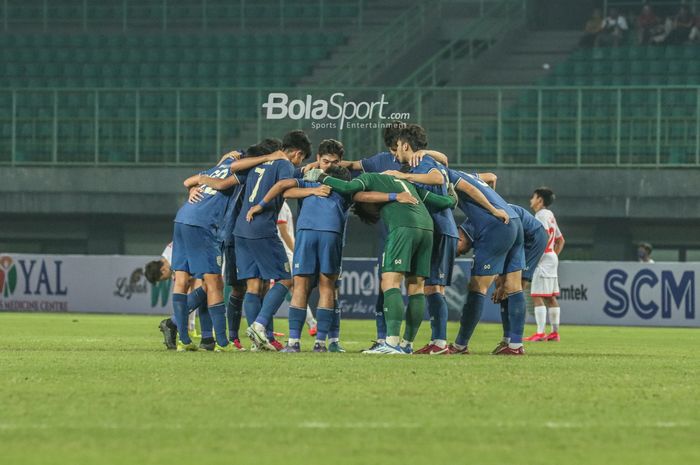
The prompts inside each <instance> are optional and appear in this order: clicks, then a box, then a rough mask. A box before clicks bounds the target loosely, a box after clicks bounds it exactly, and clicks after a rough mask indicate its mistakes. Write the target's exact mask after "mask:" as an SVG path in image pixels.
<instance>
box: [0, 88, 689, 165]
mask: <svg viewBox="0 0 700 465" xmlns="http://www.w3.org/2000/svg"><path fill="white" fill-rule="evenodd" d="M275 91H276V92H284V93H286V94H287V95H288V96H289V99H290V103H291V100H292V99H299V100H301V101H302V102H297V103H295V104H294V105H293V106H291V105H290V106H289V107H288V108H289V109H290V111H291V112H292V113H293V114H294V119H292V118H291V117H289V116H287V117H285V118H281V119H268V118H267V117H266V113H265V110H264V109H263V107H262V105H263V103H265V102H267V101H268V91H267V90H264V91H263V90H262V89H259V88H177V89H175V88H173V89H121V88H120V89H116V88H115V89H109V88H102V89H12V90H0V163H1V164H5V165H32V164H42V165H71V164H83V165H103V164H104V165H109V164H129V165H145V164H155V165H183V164H199V165H201V164H203V163H207V162H209V161H211V160H212V159H215V158H216V156H217V155H218V154H220V153H222V152H223V151H225V150H228V149H230V148H231V147H245V146H247V145H249V144H252V143H254V142H256V141H257V140H259V139H260V138H262V137H266V136H275V137H281V136H282V135H283V133H284V132H285V131H288V130H290V129H296V128H302V129H304V130H307V131H308V133H309V134H310V136H311V137H312V140H313V142H314V144H317V143H318V142H319V141H320V139H322V138H326V137H334V138H338V139H340V140H342V141H343V142H345V143H346V153H347V154H348V158H350V159H357V158H361V157H364V156H368V155H372V154H373V153H376V152H379V151H383V150H385V148H384V147H383V143H382V136H381V133H382V126H381V123H386V122H388V121H389V119H390V118H392V117H397V114H400V115H398V116H400V117H402V118H403V119H405V120H407V121H412V122H418V123H420V124H422V125H423V126H424V127H425V128H426V130H427V132H428V139H429V145H430V147H433V148H435V149H437V150H441V151H443V152H445V153H446V154H448V156H449V157H450V160H452V162H453V163H454V164H456V165H467V166H480V167H482V166H570V167H588V166H611V167H630V166H655V167H677V166H695V167H697V166H700V86H664V87H633V86H628V87H440V88H438V87H426V88H420V89H413V88H390V89H383V88H349V89H329V88H290V89H277V90H275ZM336 92H343V93H344V96H342V97H340V96H336V97H335V100H334V101H335V103H338V104H340V105H341V107H342V105H344V104H345V103H349V102H351V101H352V102H354V104H355V105H354V106H353V105H350V104H349V105H348V106H347V107H346V108H347V109H348V111H350V110H352V109H354V108H357V109H358V110H359V112H360V114H362V116H367V118H364V119H361V120H360V119H358V118H354V119H353V118H351V119H349V120H348V121H347V122H346V123H345V125H344V127H343V128H341V127H340V121H339V120H336V119H333V118H332V116H333V115H334V114H335V113H336V110H335V107H333V106H330V105H329V111H328V115H330V116H328V115H326V116H323V115H320V116H321V117H320V118H319V119H305V118H306V114H308V115H312V114H316V113H315V112H312V111H311V110H309V112H308V113H307V112H306V111H303V112H302V111H301V109H302V108H304V107H303V105H306V101H307V98H310V99H311V100H310V101H316V100H326V101H329V100H330V98H331V96H332V95H333V94H334V93H336ZM307 95H308V96H310V97H307ZM382 95H384V100H385V101H386V103H385V104H384V105H383V106H381V107H379V106H376V105H375V106H374V107H373V108H374V110H372V111H373V112H374V113H373V114H370V115H366V114H367V113H368V112H369V111H370V107H371V104H372V103H373V102H380V101H381V96H382ZM387 95H394V96H400V97H401V99H400V101H402V102H409V103H408V104H405V105H402V106H401V107H399V106H397V103H396V102H397V101H399V100H396V101H392V100H391V99H388V97H387ZM361 102H366V104H363V103H361ZM304 110H305V108H304ZM379 111H381V112H382V116H384V118H386V119H381V118H380V119H379V123H378V122H377V119H376V116H377V115H378V112H379ZM317 116H318V114H317ZM361 124H362V125H361ZM245 128H252V129H250V130H246V129H245Z"/></svg>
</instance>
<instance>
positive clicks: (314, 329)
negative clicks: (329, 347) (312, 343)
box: [309, 325, 318, 337]
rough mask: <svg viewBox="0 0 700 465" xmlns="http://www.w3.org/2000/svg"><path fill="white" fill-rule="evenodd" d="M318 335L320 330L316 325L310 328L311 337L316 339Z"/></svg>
mask: <svg viewBox="0 0 700 465" xmlns="http://www.w3.org/2000/svg"><path fill="white" fill-rule="evenodd" d="M316 333H318V328H317V327H316V325H313V326H312V327H310V328H309V336H311V337H314V336H315V335H316Z"/></svg>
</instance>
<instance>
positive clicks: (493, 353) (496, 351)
mask: <svg viewBox="0 0 700 465" xmlns="http://www.w3.org/2000/svg"><path fill="white" fill-rule="evenodd" d="M506 347H508V343H507V342H505V341H501V342H499V343H498V345H497V346H496V348H495V349H493V350H492V351H491V355H496V354H497V353H499V352H500V351H501V350H503V349H504V348H506Z"/></svg>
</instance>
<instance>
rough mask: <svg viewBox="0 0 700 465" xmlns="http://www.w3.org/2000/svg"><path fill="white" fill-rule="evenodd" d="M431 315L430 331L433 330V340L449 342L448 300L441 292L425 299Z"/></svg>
mask: <svg viewBox="0 0 700 465" xmlns="http://www.w3.org/2000/svg"><path fill="white" fill-rule="evenodd" d="M425 300H426V303H427V304H428V313H429V314H430V329H431V330H432V336H431V339H432V340H436V339H440V340H443V341H446V340H447V314H448V309H447V300H446V299H445V296H444V295H443V294H441V293H439V292H436V293H435V294H430V295H428V296H426V297H425Z"/></svg>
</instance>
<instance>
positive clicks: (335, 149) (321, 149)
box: [318, 139, 345, 159]
mask: <svg viewBox="0 0 700 465" xmlns="http://www.w3.org/2000/svg"><path fill="white" fill-rule="evenodd" d="M318 154H319V155H325V154H330V155H338V157H340V158H341V159H342V158H343V155H344V154H345V147H343V143H342V142H340V141H337V140H335V139H324V140H322V141H321V143H320V144H318Z"/></svg>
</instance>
